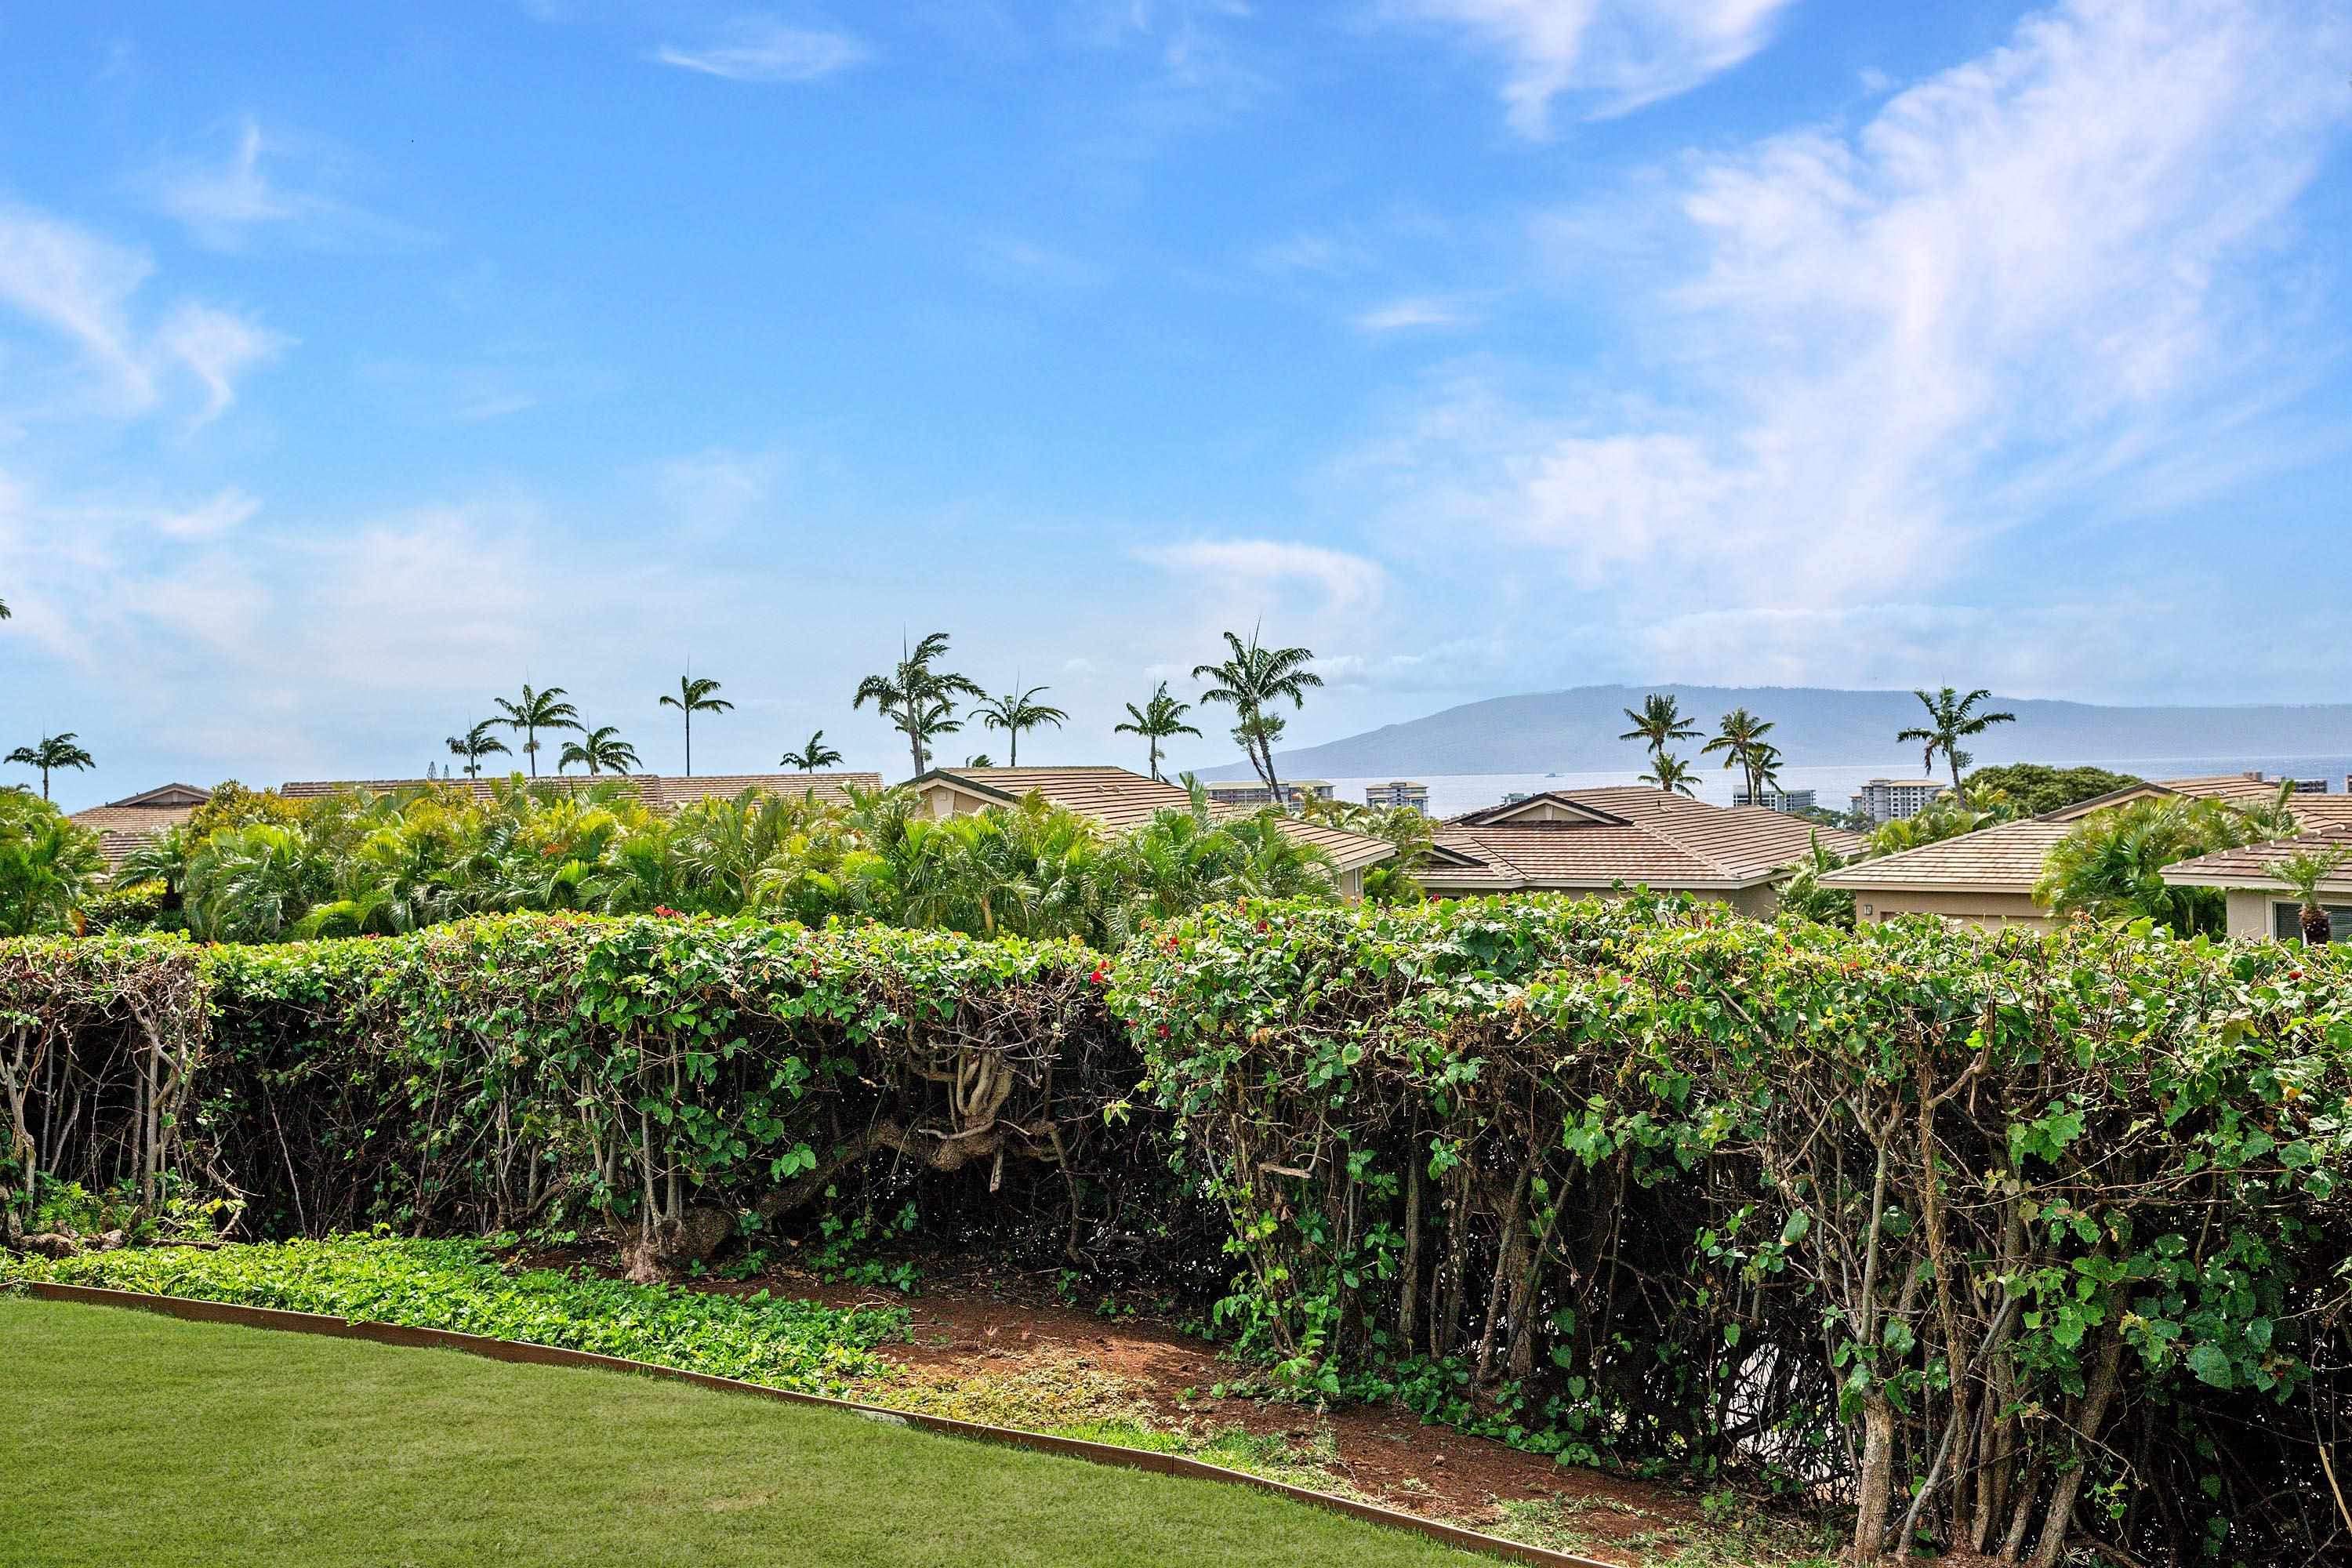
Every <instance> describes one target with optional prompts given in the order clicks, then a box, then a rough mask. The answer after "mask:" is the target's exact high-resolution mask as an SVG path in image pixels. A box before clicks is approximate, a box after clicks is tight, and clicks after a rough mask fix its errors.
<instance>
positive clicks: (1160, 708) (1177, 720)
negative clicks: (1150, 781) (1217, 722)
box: [1111, 680, 1201, 779]
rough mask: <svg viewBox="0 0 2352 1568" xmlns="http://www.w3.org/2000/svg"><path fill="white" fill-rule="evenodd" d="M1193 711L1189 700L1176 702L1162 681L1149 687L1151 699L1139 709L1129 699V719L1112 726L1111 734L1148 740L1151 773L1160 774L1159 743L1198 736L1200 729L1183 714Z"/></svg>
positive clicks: (1153, 775)
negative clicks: (1183, 736)
mask: <svg viewBox="0 0 2352 1568" xmlns="http://www.w3.org/2000/svg"><path fill="white" fill-rule="evenodd" d="M1191 711H1192V704H1191V703H1189V702H1179V701H1177V700H1175V699H1174V698H1172V697H1171V696H1169V695H1168V683H1167V682H1166V681H1164V680H1163V681H1161V682H1160V684H1159V685H1158V686H1156V687H1154V688H1152V690H1151V696H1150V699H1149V700H1147V701H1146V702H1145V703H1144V705H1143V706H1142V707H1140V708H1138V707H1137V706H1136V705H1135V704H1134V703H1132V702H1130V703H1129V704H1128V705H1127V714H1128V718H1129V722H1128V723H1124V724H1114V725H1112V726H1111V733H1112V734H1114V735H1139V736H1141V737H1142V738H1143V739H1144V740H1145V741H1146V742H1150V751H1151V776H1152V777H1153V778H1155V779H1157V778H1158V777H1159V776H1160V742H1162V741H1165V740H1168V739H1170V738H1171V737H1173V736H1177V735H1197V734H1199V733H1200V732H1201V731H1198V730H1195V729H1194V728H1192V725H1190V724H1187V723H1186V722H1184V715H1185V714H1187V713H1190V712H1191Z"/></svg>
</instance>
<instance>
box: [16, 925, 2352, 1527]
mask: <svg viewBox="0 0 2352 1568" xmlns="http://www.w3.org/2000/svg"><path fill="white" fill-rule="evenodd" d="M0 1063H5V1065H6V1068H7V1073H8V1076H7V1079H6V1082H5V1087H6V1089H7V1092H8V1096H9V1098H8V1100H7V1105H6V1114H7V1115H8V1117H9V1119H10V1123H9V1127H8V1129H7V1136H8V1137H9V1139H10V1143H9V1149H10V1151H11V1152H10V1154H9V1156H8V1163H7V1164H6V1165H5V1167H0V1187H5V1188H7V1189H8V1191H7V1192H6V1193H5V1194H0V1211H5V1213H6V1214H7V1215H10V1216H12V1218H11V1219H9V1220H5V1221H0V1224H13V1223H15V1220H14V1216H21V1215H27V1214H29V1213H30V1212H31V1205H32V1204H33V1203H34V1202H35V1200H36V1199H37V1189H38V1187H39V1185H40V1184H41V1182H43V1181H52V1182H65V1181H78V1182H81V1183H83V1184H86V1185H88V1186H89V1187H90V1188H91V1189H92V1190H100V1189H101V1188H106V1187H110V1186H115V1185H119V1184H121V1183H123V1182H125V1181H130V1182H132V1183H139V1182H144V1183H146V1184H147V1185H148V1187H149V1188H150V1189H155V1188H159V1187H168V1186H169V1185H170V1184H172V1183H173V1182H174V1181H176V1182H178V1183H181V1184H186V1185H189V1186H192V1187H196V1188H202V1189H205V1190H210V1191H221V1190H228V1191H232V1192H233V1193H234V1194H236V1195H239V1196H241V1197H242V1198H243V1199H244V1200H245V1203H246V1209H245V1216H246V1217H245V1223H246V1224H247V1226H250V1227H251V1228H253V1229H255V1230H256V1231H257V1232H260V1233H265V1234H281V1235H284V1234H292V1235H312V1236H316V1235H321V1234H326V1233H330V1232H333V1231H337V1230H342V1229H347V1228H350V1227H353V1226H364V1225H368V1224H374V1223H384V1224H390V1225H392V1226H395V1227H397V1228H399V1229H400V1230H402V1231H404V1232H408V1233H411V1234H415V1235H419V1236H436V1235H467V1234H471V1235H480V1234H485V1233H488V1232H491V1231H496V1230H502V1229H518V1230H533V1229H537V1230H541V1231H545V1230H549V1229H562V1228H565V1227H570V1228H577V1229H583V1230H586V1229H597V1230H602V1231H604V1232H606V1233H608V1234H609V1235H610V1236H611V1237H613V1238H614V1241H616V1242H617V1243H618V1244H619V1245H620V1246H621V1247H622V1249H623V1252H624V1256H625V1258H626V1259H627V1261H628V1263H629V1265H630V1267H631V1268H632V1269H633V1270H634V1271H635V1272H636V1273H638V1274H640V1275H641V1276H647V1277H650V1276H653V1275H656V1274H658V1273H660V1272H662V1271H663V1270H664V1269H665V1268H670V1269H675V1268H679V1267H682V1266H686V1265H688V1264H691V1263H693V1262H696V1261H698V1260H703V1259H708V1258H712V1257H714V1256H716V1255H718V1253H719V1249H721V1248H723V1247H733V1246H738V1245H741V1246H757V1245H762V1244H763V1243H764V1242H765V1241H767V1240H770V1239H774V1238H783V1239H786V1240H790V1239H796V1238H799V1237H806V1236H810V1235H814V1234H821V1233H822V1231H823V1229H824V1227H826V1226H838V1225H839V1224H841V1223H842V1222H843V1221H844V1219H845V1216H848V1215H866V1214H873V1213H886V1214H888V1215H893V1216H898V1215H903V1216H904V1218H903V1222H902V1223H904V1224H906V1225H908V1226H915V1227H918V1228H919V1229H920V1230H921V1231H923V1232H924V1233H926V1235H927V1237H928V1238H929V1239H931V1240H935V1241H940V1242H953V1243H957V1244H962V1245H980V1246H986V1247H995V1248H1003V1249H1027V1250H1028V1251H1029V1252H1030V1253H1031V1254H1032V1255H1033V1256H1034V1255H1036V1254H1040V1253H1043V1254H1061V1255H1063V1256H1064V1257H1065V1258H1066V1259H1067V1260H1068V1261H1070V1262H1072V1263H1073V1264H1074V1265H1075V1266H1076V1267H1079V1268H1086V1269H1090V1270H1095V1271H1097V1272H1099V1273H1103V1274H1109V1273H1112V1272H1114V1271H1118V1270H1121V1269H1126V1268H1131V1267H1132V1266H1133V1264H1134V1263H1135V1261H1136V1259H1137V1258H1139V1257H1141V1258H1148V1259H1150V1260H1151V1261H1152V1262H1153V1263H1155V1264H1156V1265H1157V1266H1158V1267H1159V1268H1160V1269H1161V1270H1162V1271H1163V1272H1164V1273H1181V1272H1182V1271H1185V1270H1190V1271H1192V1275H1193V1276H1194V1277H1195V1278H1197V1279H1200V1280H1202V1281H1213V1283H1209V1284H1207V1285H1206V1289H1205V1291H1204V1294H1205V1295H1206V1296H1213V1297H1217V1298H1218V1300H1216V1301H1215V1304H1214V1315H1215V1318H1216V1320H1217V1321H1219V1322H1221V1323H1222V1324H1223V1325H1224V1326H1225V1327H1226V1328H1227V1329H1229V1331H1231V1332H1232V1333H1233V1334H1234V1336H1235V1338H1236V1339H1237V1340H1238V1341H1239V1342H1240V1343H1241V1344H1242V1345H1244V1347H1245V1348H1247V1349H1248V1350H1250V1351H1253V1352H1257V1353H1259V1354H1261V1355H1263V1356H1264V1357H1265V1359H1266V1360H1267V1361H1268V1362H1269V1363H1271V1364H1272V1365H1273V1366H1274V1368H1275V1369H1276V1373H1277V1375H1278V1376H1279V1377H1280V1378H1281V1379H1283V1380H1284V1381H1285V1382H1286V1383H1287V1384H1290V1385H1291V1386H1293V1387H1295V1388H1297V1390H1299V1391H1301V1392H1302V1393H1304V1394H1310V1395H1321V1396H1324V1397H1350V1396H1360V1395H1367V1394H1381V1395H1391V1396H1396V1397H1401V1398H1402V1399H1405V1400H1407V1401H1408V1402H1410V1403H1412V1405H1415V1406H1416V1407H1418V1408H1420V1409H1422V1410H1423V1411H1425V1412H1427V1413H1428V1414H1430V1415H1433V1416H1435V1417H1438V1418H1441V1419H1444V1420H1448V1421H1453V1422H1456V1423H1459V1424H1463V1425H1465V1426H1474V1427H1477V1428H1480V1429H1484V1430H1487V1431H1491V1432H1494V1433H1496V1435H1498V1436H1506V1437H1507V1438H1509V1439H1511V1440H1513V1441H1516V1442H1518V1443H1521V1444H1523V1445H1525V1446H1528V1447H1536V1448H1538V1449H1544V1450H1549V1451H1554V1452H1558V1453H1559V1454H1560V1455H1562V1456H1563V1457H1564V1458H1591V1459H1601V1460H1608V1461H1613V1462H1622V1463H1627V1464H1634V1465H1641V1466H1645V1467H1651V1468H1672V1469H1676V1470H1680V1471H1683V1472H1685V1473H1689V1474H1694V1475H1697V1476H1702V1477H1716V1476H1730V1477H1740V1476H1744V1477H1746V1478H1747V1479H1748V1480H1749V1481H1750V1482H1753V1483H1758V1484H1770V1485H1778V1486H1780V1487H1783V1488H1786V1489H1790V1490H1791V1491H1795V1492H1801V1493H1803V1494H1806V1495H1809V1496H1816V1497H1818V1496H1822V1495H1829V1496H1834V1497H1837V1498H1840V1499H1842V1500H1844V1501H1845V1502H1847V1503H1848V1504H1850V1505H1851V1506H1853V1509H1854V1510H1855V1514H1856V1520H1857V1524H1856V1532H1855V1540H1856V1544H1857V1546H1858V1547H1859V1548H1860V1549H1861V1551H1862V1553H1863V1554H1864V1555H1865V1556H1874V1555H1876V1554H1878V1553H1880V1552H1888V1551H1895V1550H1899V1549H1900V1547H1901V1546H1902V1544H1903V1543H1904V1542H1906V1540H1924V1541H1930V1542H1937V1543H1940V1544H1942V1545H1945V1546H1948V1547H1951V1546H1957V1547H1963V1548H1971V1549H1975V1550H1979V1551H1984V1552H1990V1553H1992V1554H1994V1555H1996V1556H1999V1557H2001V1558H2004V1559H2008V1560H2014V1561H2031V1562H2037V1563H2052V1562H2054V1561H2056V1560H2057V1558H2058V1556H2059V1554H2060V1553H2061V1552H2062V1550H2063V1548H2064V1547H2065V1544H2066V1542H2068V1540H2069V1539H2070V1538H2072V1537H2080V1536H2083V1535H2085V1534H2087V1535H2089V1536H2091V1537H2093V1538H2095V1539H2097V1540H2099V1541H2101V1542H2104V1543H2105V1544H2106V1545H2107V1546H2109V1547H2111V1548H2113V1549H2114V1550H2115V1551H2116V1552H2127V1553H2129V1554H2131V1555H2132V1556H2133V1557H2135V1558H2137V1560H2140V1561H2147V1562H2158V1561H2179V1562H2190V1561H2207V1560H2210V1561H2216V1562H2222V1563H2228V1562H2241V1563H2267V1562H2277V1561H2299V1560H2303V1559H2305V1558H2309V1557H2311V1556H2313V1555H2314V1554H2315V1553H2320V1552H2325V1551H2326V1550H2327V1547H2326V1542H2329V1541H2330V1540H2331V1539H2335V1540H2340V1539H2341V1537H2340V1535H2338V1533H2337V1532H2338V1531H2341V1530H2343V1529H2345V1528H2347V1526H2346V1523H2345V1521H2344V1520H2343V1519H2341V1518H2340V1517H2338V1514H2337V1510H2338V1508H2339V1506H2340V1505H2339V1504H2337V1503H2336V1501H2335V1500H2334V1498H2335V1493H2334V1491H2333V1488H2332V1486H2331V1479H2332V1478H2331V1464H2332V1461H2333V1459H2334V1456H2335V1455H2336V1453H2337V1452H2338V1451H2340V1450H2339V1448H2338V1447H2337V1445H2338V1444H2339V1443H2340V1440H2341V1439H2342V1438H2343V1436H2345V1435H2346V1433H2345V1428H2346V1426H2347V1425H2352V1378H2347V1373H2346V1362H2345V1333H2344V1325H2343V1322H2342V1313H2343V1310H2344V1306H2345V1302H2346V1295H2347V1275H2346V1264H2345V1260H2346V1258H2347V1256H2352V1218H2348V1217H2347V1215H2352V1211H2347V1207H2346V1205H2345V1201H2344V1199H2343V1196H2342V1195H2341V1189H2340V1184H2341V1182H2342V1180H2343V1176H2344V1173H2345V1168H2346V1164H2347V1160H2352V1131H2347V1129H2352V1121H2348V1120H2347V1116H2352V966H2347V963H2346V962H2345V961H2344V960H2341V959H2338V958H2336V957H2335V956H2333V955H2332V954H2329V953H2326V952H2317V951H2306V950H2304V949H2301V948H2294V947H2284V946H2273V945H2263V946H2253V947H2229V946H2221V945H2216V944H2210V943H2207V942H2180V941H2175V940H2172V939H2169V938H2168V937H2165V936H2164V935H2162V934H2160V933H2154V932H2150V931H2146V930H2126V931H2096V930H2091V929H2084V930H2080V931H2069V932H2064V933H2059V934H2044V933H2033V932H2003V933H1990V932H1983V931H1964V930H1950V929H1946V928H1944V927H1941V926H1939V925H1935V924H1931V923H1924V922H1923V923H1920V924H1916V925H1914V924H1902V923H1898V924H1895V925H1891V926H1885V927H1874V928H1872V929H1870V930H1867V931H1862V932H1857V933H1850V932H1843V931H1834V930H1832V929H1829V928H1825V927H1821V926H1816V925H1810V924H1807V923H1804V922H1801V921H1782V922H1780V923H1779V924H1775V925H1761V924H1757V923H1754V922H1748V921H1737V920H1734V919H1732V918H1730V917H1729V916H1727V915H1725V914H1723V913H1721V912H1720V911H1717V910H1709V909H1705V908H1697V907H1693V906H1689V905H1685V904H1678V903H1664V902H1657V901H1654V900H1647V899H1628V900H1622V901H1619V902H1615V903H1600V902H1584V903H1572V902H1569V901H1566V900H1552V899H1522V900H1486V901H1473V902H1464V903H1451V904H1444V905H1435V906H1413V907H1410V908H1400V909H1392V910H1380V909H1362V910H1346V909H1340V908H1336V907H1333V906H1329V905H1318V904H1263V903H1257V902H1255V901H1246V900H1245V901H1243V902H1239V903H1224V904H1220V905H1216V906H1213V907H1211V908H1208V909H1205V910H1202V911H1200V912H1198V913H1196V914H1194V915H1192V916H1190V917H1187V918H1183V919H1180V920H1174V921H1164V922H1160V923H1157V924H1153V925H1150V926H1149V927H1147V928H1145V929H1144V930H1142V931H1140V932H1139V934H1138V935H1137V936H1136V937H1135V939H1134V940H1133V941H1131V942H1129V943H1128V944H1126V945H1125V946H1124V947H1123V948H1122V949H1121V950H1120V951H1119V952H1118V953H1117V954H1115V955H1105V954H1102V953H1099V952H1094V951H1091V950H1088V949H1087V948H1084V947H1081V946H1078V945H1076V944H1075V943H1071V942H1040V943H1032V942H1024V941H1021V940H1018V939H1011V940H1003V941H999V942H984V941H978V940H973V939H971V938H968V937H963V936H959V935H955V934H952V933H949V932H943V931H908V930H900V929H892V928H887V927H878V926H863V927H857V928H846V927H840V926H835V927H831V928H826V929H821V930H814V931H812V930H807V929H803V928H802V927H799V926H794V925H789V924H782V925H780V924H769V923H764V922H758V921H718V920H683V919H666V918H627V919H597V918H589V917H581V916H572V917H547V916H503V917H497V918H491V919H484V920H476V921H463V922H458V923H456V924H452V925H446V926H437V927H434V928H432V929H429V930H426V931H418V932H415V933H412V934H408V935H404V936H398V937H394V938H389V939H382V940H366V939H359V940H340V941H320V942H298V943H288V944H281V945H276V946H269V947H257V948H252V947H215V948H198V947H194V946H193V945H191V944H189V943H186V942H183V941H179V940H176V939H165V938H123V937H107V938H94V939H88V940H84V941H79V942H68V941H41V940H35V941H26V942H13V943H7V944H0ZM173 1064H177V1066H176V1067H175V1066H174V1065H173ZM908 1205H911V1206H908ZM745 1233H750V1234H749V1235H748V1236H747V1235H746V1234H745Z"/></svg>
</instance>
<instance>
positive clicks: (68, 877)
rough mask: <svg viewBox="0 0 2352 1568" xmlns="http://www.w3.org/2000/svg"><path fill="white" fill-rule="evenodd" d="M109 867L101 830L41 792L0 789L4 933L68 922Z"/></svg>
mask: <svg viewBox="0 0 2352 1568" xmlns="http://www.w3.org/2000/svg"><path fill="white" fill-rule="evenodd" d="M105 868H106V861H105V859H104V858H103V857H101V856H100V854H99V848H98V835H97V834H95V833H92V832H90V831H89V829H88V828H86V827H82V826H79V825H78V824H76V823H73V822H70V821H68V819H67V818H66V817H65V816H62V815H60V814H59V813H58V808H57V807H56V806H54V805H50V804H49V803H48V802H47V801H46V800H43V799H42V798H41V797H40V796H39V795H32V794H29V793H27V792H26V791H24V790H19V789H0V936H23V935H25V934H26V933H27V932H31V931H55V930H58V928H60V927H62V926H64V925H65V924H66V923H67V922H68V921H69V920H70V919H71V917H72V913H73V909H74V906H75V904H76V903H77V902H79V900H80V899H81V897H82V895H83V893H84V892H85V890H86V889H89V887H90V886H91V885H92V884H93V883H94V881H95V879H97V877H98V875H99V874H100V872H101V871H103V870H105Z"/></svg>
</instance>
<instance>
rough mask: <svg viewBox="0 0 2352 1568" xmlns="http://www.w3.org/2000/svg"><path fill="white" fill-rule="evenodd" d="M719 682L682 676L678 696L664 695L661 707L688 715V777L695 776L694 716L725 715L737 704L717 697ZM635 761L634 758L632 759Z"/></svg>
mask: <svg viewBox="0 0 2352 1568" xmlns="http://www.w3.org/2000/svg"><path fill="white" fill-rule="evenodd" d="M718 690H719V682H717V681H715V680H713V679H710V678H709V676H707V675H681V676H679V677H678V678H677V695H676V696H674V697H673V696H671V695H670V694H669V693H667V692H664V693H663V694H662V700H661V705H662V706H663V707H665V708H675V709H677V710H678V711H679V712H681V713H683V714H685V715H686V776H687V777H688V778H692V777H693V776H694V716H695V715H696V714H697V713H725V712H729V711H730V710H733V708H734V706H735V704H733V703H732V702H730V701H728V700H727V699H725V698H724V697H719V696H717V695H715V693H716V692H717V691H718ZM632 760H634V758H633V759H632Z"/></svg>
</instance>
